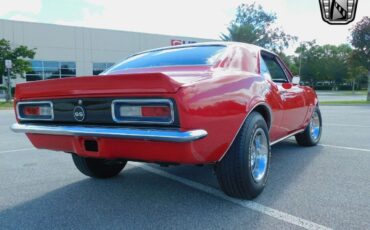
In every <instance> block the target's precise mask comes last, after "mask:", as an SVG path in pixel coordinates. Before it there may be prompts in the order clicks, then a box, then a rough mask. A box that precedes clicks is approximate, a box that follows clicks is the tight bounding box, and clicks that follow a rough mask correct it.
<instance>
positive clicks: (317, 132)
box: [295, 107, 322, 146]
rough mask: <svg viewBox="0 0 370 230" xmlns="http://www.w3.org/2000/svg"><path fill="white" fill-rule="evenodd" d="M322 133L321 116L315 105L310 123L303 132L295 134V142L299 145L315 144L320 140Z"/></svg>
mask: <svg viewBox="0 0 370 230" xmlns="http://www.w3.org/2000/svg"><path fill="white" fill-rule="evenodd" d="M321 133H322V118H321V112H320V109H319V107H316V108H315V110H314V112H313V114H312V117H311V120H310V123H308V125H307V127H306V129H305V130H304V132H303V133H299V134H297V135H295V139H296V141H297V143H298V144H299V145H301V146H315V145H317V144H318V143H319V142H320V139H321Z"/></svg>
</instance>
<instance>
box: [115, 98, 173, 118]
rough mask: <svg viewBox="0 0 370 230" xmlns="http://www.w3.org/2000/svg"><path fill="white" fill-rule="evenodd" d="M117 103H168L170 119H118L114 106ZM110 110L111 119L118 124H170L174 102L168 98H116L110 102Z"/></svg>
mask: <svg viewBox="0 0 370 230" xmlns="http://www.w3.org/2000/svg"><path fill="white" fill-rule="evenodd" d="M117 103H128V104H129V103H132V104H135V105H140V103H145V104H150V103H162V104H168V105H169V106H170V110H171V119H170V121H124V120H122V119H118V118H117V116H116V113H115V108H116V104H117ZM111 112H112V119H113V121H114V122H116V123H118V124H152V125H156V124H157V125H171V124H173V123H174V121H175V110H174V104H173V102H172V100H170V99H165V98H163V99H117V100H113V101H112V104H111Z"/></svg>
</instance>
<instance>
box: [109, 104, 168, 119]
mask: <svg viewBox="0 0 370 230" xmlns="http://www.w3.org/2000/svg"><path fill="white" fill-rule="evenodd" d="M112 108H113V110H112V112H113V120H114V121H116V122H118V123H151V124H171V123H173V122H174V109H173V103H172V101H171V100H168V99H122V100H116V101H113V105H112Z"/></svg>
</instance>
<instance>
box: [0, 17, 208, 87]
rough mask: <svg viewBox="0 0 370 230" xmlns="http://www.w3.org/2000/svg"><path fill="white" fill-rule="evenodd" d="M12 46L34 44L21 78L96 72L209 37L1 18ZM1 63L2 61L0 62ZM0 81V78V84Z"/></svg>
mask: <svg viewBox="0 0 370 230" xmlns="http://www.w3.org/2000/svg"><path fill="white" fill-rule="evenodd" d="M3 38H4V39H6V40H8V41H10V42H11V45H12V46H19V45H25V46H27V47H28V48H36V55H35V57H34V60H32V61H31V64H32V71H31V72H29V73H27V74H26V78H21V77H18V78H17V79H16V80H13V82H12V85H13V86H14V84H15V83H18V82H24V81H34V80H44V79H50V78H60V77H75V76H86V75H93V74H99V73H100V72H102V71H103V70H105V69H106V68H107V67H109V66H111V65H112V64H114V63H116V62H118V61H120V60H122V59H124V58H125V57H127V56H129V55H131V54H134V53H137V52H139V51H143V50H147V49H153V48H158V47H163V46H170V45H175V44H178V43H195V42H204V41H209V39H201V38H190V37H183V36H168V35H159V34H147V33H137V32H129V31H117V30H106V29H93V28H83V27H73V26H62V25H53V24H44V23H31V22H20V21H11V20H3V19H0V39H3ZM0 64H2V65H3V63H0ZM2 83H3V81H2V79H1V78H0V84H2Z"/></svg>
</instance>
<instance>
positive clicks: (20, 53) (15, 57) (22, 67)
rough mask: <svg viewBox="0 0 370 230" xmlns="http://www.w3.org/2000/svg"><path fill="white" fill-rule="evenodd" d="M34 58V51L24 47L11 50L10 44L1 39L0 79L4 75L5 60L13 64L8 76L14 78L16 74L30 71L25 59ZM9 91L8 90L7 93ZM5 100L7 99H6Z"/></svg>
mask: <svg viewBox="0 0 370 230" xmlns="http://www.w3.org/2000/svg"><path fill="white" fill-rule="evenodd" d="M34 56H35V49H29V48H28V47H26V46H18V47H15V48H12V47H11V45H10V42H9V41H7V40H5V39H1V40H0V77H2V76H4V75H6V69H5V64H4V63H5V60H11V61H12V62H13V68H12V69H11V73H10V75H12V76H15V75H16V74H20V75H21V76H23V74H24V73H25V72H27V71H30V70H31V69H30V68H31V66H30V64H29V62H28V61H27V59H32V58H33V57H34ZM9 91H10V89H8V92H9ZM8 95H9V94H8ZM7 100H9V98H8V97H7Z"/></svg>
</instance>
